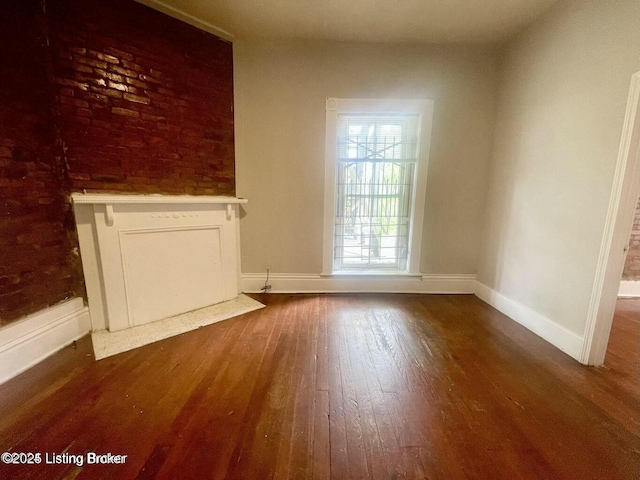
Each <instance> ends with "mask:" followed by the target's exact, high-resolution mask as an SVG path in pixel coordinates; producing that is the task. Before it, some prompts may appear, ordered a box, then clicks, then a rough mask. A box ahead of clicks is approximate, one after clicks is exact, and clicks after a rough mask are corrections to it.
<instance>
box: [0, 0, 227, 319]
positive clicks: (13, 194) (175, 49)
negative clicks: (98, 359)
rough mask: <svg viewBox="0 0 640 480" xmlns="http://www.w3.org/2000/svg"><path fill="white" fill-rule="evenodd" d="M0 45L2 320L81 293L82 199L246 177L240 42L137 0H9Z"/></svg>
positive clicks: (199, 189)
mask: <svg viewBox="0 0 640 480" xmlns="http://www.w3.org/2000/svg"><path fill="white" fill-rule="evenodd" d="M45 11H46V14H45V13H44V12H45ZM0 45H1V46H2V48H0V78H1V79H2V89H0V326H2V325H4V324H6V323H8V322H9V321H12V320H14V319H17V318H19V317H21V316H23V315H26V314H29V313H33V312H36V311H38V310H40V309H42V308H44V307H46V306H48V305H52V304H55V303H57V302H59V301H61V300H63V299H65V298H67V297H70V296H76V295H83V294H84V286H83V283H82V273H81V268H80V264H79V257H78V255H77V238H76V233H75V224H74V220H73V216H72V212H71V208H70V205H69V203H68V194H69V193H70V192H71V191H74V190H75V191H77V190H82V189H86V190H88V191H112V192H129V193H165V194H185V193H186V194H207V195H232V194H234V193H235V179H234V150H233V111H232V102H233V83H232V82H233V73H232V72H233V70H232V69H233V66H232V52H231V44H230V43H228V42H225V41H222V40H220V39H218V38H216V37H214V36H212V35H209V34H207V33H204V32H201V31H199V30H197V29H195V28H193V27H190V26H188V25H185V24H183V23H181V22H178V21H177V20H173V19H171V18H169V17H167V16H165V15H163V14H161V13H158V12H155V11H153V10H151V9H149V8H147V7H144V6H142V5H140V4H137V3H135V2H134V1H133V0H109V1H107V0H103V1H98V0H3V1H2V2H0Z"/></svg>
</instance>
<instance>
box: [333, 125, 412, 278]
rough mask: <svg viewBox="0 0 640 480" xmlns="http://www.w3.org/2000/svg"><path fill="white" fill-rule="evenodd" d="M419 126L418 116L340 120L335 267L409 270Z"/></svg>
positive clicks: (338, 127) (338, 132)
mask: <svg viewBox="0 0 640 480" xmlns="http://www.w3.org/2000/svg"><path fill="white" fill-rule="evenodd" d="M418 125H419V116H418V115H362V114H339V115H338V121H337V154H338V155H337V160H338V163H337V172H336V215H335V228H334V232H335V239H334V268H336V269H338V270H345V269H346V270H348V269H364V268H367V269H381V268H392V269H398V270H406V268H407V258H408V249H409V230H410V226H409V221H410V218H411V204H412V200H411V199H412V194H413V185H414V174H415V168H416V161H417V145H418Z"/></svg>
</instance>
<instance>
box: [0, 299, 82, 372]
mask: <svg viewBox="0 0 640 480" xmlns="http://www.w3.org/2000/svg"><path fill="white" fill-rule="evenodd" d="M90 330H91V321H90V319H89V310H88V309H87V307H85V306H84V302H83V301H82V299H81V298H73V299H71V300H68V301H65V302H63V303H59V304H58V305H55V306H53V307H49V308H46V309H44V310H41V311H40V312H37V313H34V314H33V315H29V316H28V317H25V318H23V319H22V320H18V321H16V322H14V323H10V324H9V325H6V326H4V327H2V328H0V384H2V383H4V382H6V381H7V380H9V379H11V378H13V377H15V376H16V375H19V374H20V373H22V372H24V371H25V370H27V369H29V368H31V367H32V366H34V365H35V364H36V363H39V362H40V361H42V360H44V359H45V358H47V357H48V356H49V355H52V354H53V353H55V352H57V351H58V350H60V349H61V348H63V347H65V346H67V345H69V344H70V343H71V342H73V341H74V340H77V339H78V338H80V337H82V336H84V335H86V334H87V333H89V331H90Z"/></svg>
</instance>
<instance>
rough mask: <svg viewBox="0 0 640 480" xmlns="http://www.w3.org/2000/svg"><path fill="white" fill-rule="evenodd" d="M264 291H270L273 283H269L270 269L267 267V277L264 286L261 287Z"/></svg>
mask: <svg viewBox="0 0 640 480" xmlns="http://www.w3.org/2000/svg"><path fill="white" fill-rule="evenodd" d="M260 291H261V292H262V293H269V292H270V291H271V285H269V269H268V268H267V279H266V280H265V281H264V286H263V287H262V288H261V289H260Z"/></svg>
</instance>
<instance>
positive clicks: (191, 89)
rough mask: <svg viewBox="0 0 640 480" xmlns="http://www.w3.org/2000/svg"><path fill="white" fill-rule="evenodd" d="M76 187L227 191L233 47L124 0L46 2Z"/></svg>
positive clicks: (231, 177) (231, 162) (229, 182)
mask: <svg viewBox="0 0 640 480" xmlns="http://www.w3.org/2000/svg"><path fill="white" fill-rule="evenodd" d="M49 3H50V5H51V7H50V11H51V32H52V45H53V50H54V67H55V68H54V73H55V77H56V78H55V81H56V93H57V99H58V103H59V109H60V114H61V117H60V118H61V123H60V124H61V129H62V132H63V139H64V141H65V146H66V152H67V162H68V168H69V176H70V179H71V182H72V188H73V189H74V190H82V189H87V190H94V191H95V190H109V191H124V192H137V193H168V194H185V193H186V194H209V195H233V194H234V193H235V181H234V149H233V107H232V105H233V103H232V102H233V65H232V51H231V44H230V43H229V42H226V41H223V40H221V39H218V38H217V37H214V36H213V35H210V34H207V33H205V32H202V31H200V30H197V29H195V28H193V27H191V26H189V25H186V24H184V23H182V22H179V21H177V20H174V19H172V18H170V17H168V16H165V15H162V14H160V13H157V12H154V11H153V10H150V9H149V8H147V7H145V6H143V5H140V4H137V3H134V2H133V1H127V0H124V1H123V0H116V1H113V0H112V1H97V0H55V1H53V0H50V2H49Z"/></svg>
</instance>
